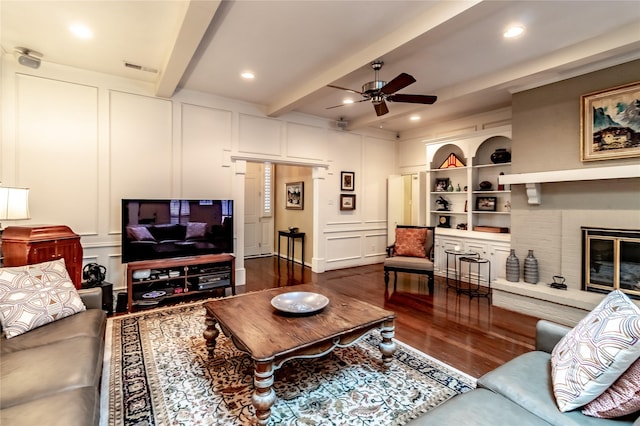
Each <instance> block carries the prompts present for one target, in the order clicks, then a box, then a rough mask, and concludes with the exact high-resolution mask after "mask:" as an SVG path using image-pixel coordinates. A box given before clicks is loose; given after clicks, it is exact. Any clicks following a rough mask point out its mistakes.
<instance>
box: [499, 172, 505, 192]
mask: <svg viewBox="0 0 640 426" xmlns="http://www.w3.org/2000/svg"><path fill="white" fill-rule="evenodd" d="M500 176H504V172H500ZM498 191H504V183H500V177H498Z"/></svg>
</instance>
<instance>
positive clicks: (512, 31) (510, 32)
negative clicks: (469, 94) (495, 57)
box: [502, 25, 524, 38]
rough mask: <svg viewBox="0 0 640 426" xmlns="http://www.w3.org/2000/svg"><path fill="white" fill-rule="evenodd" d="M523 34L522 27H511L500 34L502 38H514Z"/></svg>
mask: <svg viewBox="0 0 640 426" xmlns="http://www.w3.org/2000/svg"><path fill="white" fill-rule="evenodd" d="M523 32H524V27H523V26H522V25H512V26H510V27H509V28H507V30H506V31H505V32H504V33H502V36H503V37H504V38H515V37H518V36H519V35H521V34H522V33H523Z"/></svg>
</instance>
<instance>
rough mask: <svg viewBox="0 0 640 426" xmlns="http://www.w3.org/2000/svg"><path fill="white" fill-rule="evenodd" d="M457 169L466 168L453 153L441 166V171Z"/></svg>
mask: <svg viewBox="0 0 640 426" xmlns="http://www.w3.org/2000/svg"><path fill="white" fill-rule="evenodd" d="M456 167H464V163H463V162H462V160H460V159H459V158H458V156H457V155H455V154H454V153H453V152H452V153H451V154H449V156H448V157H447V159H446V160H444V162H443V163H442V164H441V165H440V168H441V169H455V168H456Z"/></svg>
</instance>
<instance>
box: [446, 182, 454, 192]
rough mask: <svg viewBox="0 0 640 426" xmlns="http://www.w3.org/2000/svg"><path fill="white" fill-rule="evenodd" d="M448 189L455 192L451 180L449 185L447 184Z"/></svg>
mask: <svg viewBox="0 0 640 426" xmlns="http://www.w3.org/2000/svg"><path fill="white" fill-rule="evenodd" d="M447 191H448V192H453V184H452V183H451V182H449V186H447Z"/></svg>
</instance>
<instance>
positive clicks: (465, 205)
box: [464, 200, 469, 213]
mask: <svg viewBox="0 0 640 426" xmlns="http://www.w3.org/2000/svg"><path fill="white" fill-rule="evenodd" d="M468 203H469V200H464V212H465V213H466V212H467V211H469V210H468V207H467V204H468Z"/></svg>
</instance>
